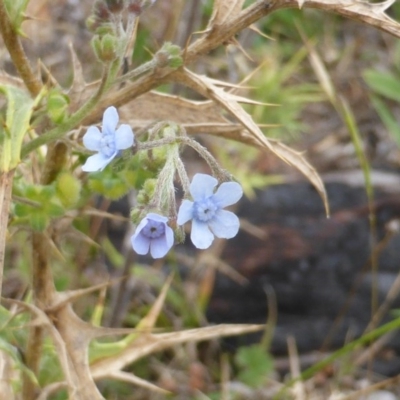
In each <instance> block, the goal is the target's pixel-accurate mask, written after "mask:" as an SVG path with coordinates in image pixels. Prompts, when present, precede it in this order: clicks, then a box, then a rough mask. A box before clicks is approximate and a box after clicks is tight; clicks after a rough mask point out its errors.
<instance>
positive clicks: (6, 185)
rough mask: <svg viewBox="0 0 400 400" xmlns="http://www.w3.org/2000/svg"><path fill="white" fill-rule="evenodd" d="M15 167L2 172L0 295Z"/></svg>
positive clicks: (0, 199) (0, 183)
mask: <svg viewBox="0 0 400 400" xmlns="http://www.w3.org/2000/svg"><path fill="white" fill-rule="evenodd" d="M14 172H15V169H12V170H11V171H7V172H2V173H0V297H1V289H2V285H3V269H4V258H5V253H6V240H7V225H8V214H9V210H10V204H11V193H12V184H13V178H14Z"/></svg>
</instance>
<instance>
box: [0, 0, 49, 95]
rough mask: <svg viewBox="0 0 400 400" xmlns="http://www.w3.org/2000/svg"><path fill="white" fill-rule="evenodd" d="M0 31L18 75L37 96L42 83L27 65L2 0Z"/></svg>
mask: <svg viewBox="0 0 400 400" xmlns="http://www.w3.org/2000/svg"><path fill="white" fill-rule="evenodd" d="M0 33H1V35H2V37H3V40H4V44H5V45H6V47H7V50H8V52H9V54H10V57H11V59H12V61H13V64H14V66H15V68H16V69H17V71H18V73H19V75H20V77H21V78H22V80H23V81H24V83H25V85H26V87H27V88H28V90H29V92H30V93H31V95H32V96H34V97H35V96H37V95H38V94H39V92H40V90H41V88H42V84H41V82H40V81H39V80H38V79H37V78H36V76H35V74H34V73H33V71H32V69H31V67H30V65H29V61H28V59H27V57H26V55H25V52H24V49H23V47H22V44H21V42H20V40H19V37H18V34H17V32H16V31H15V29H14V28H13V26H12V24H11V21H10V18H9V17H8V13H7V9H6V5H5V2H4V0H0Z"/></svg>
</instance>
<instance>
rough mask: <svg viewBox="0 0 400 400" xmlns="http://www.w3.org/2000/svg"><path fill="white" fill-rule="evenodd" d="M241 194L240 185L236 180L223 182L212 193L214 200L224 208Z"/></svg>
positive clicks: (233, 202) (234, 201) (236, 200)
mask: <svg viewBox="0 0 400 400" xmlns="http://www.w3.org/2000/svg"><path fill="white" fill-rule="evenodd" d="M242 196H243V190H242V187H241V186H240V185H239V184H238V183H236V182H224V183H223V184H222V185H221V186H220V187H219V188H218V190H217V192H216V193H215V194H214V197H213V199H214V201H215V202H216V203H217V204H218V206H219V207H221V208H224V207H227V206H230V205H232V204H235V203H237V202H238V200H239V199H240V198H241V197H242Z"/></svg>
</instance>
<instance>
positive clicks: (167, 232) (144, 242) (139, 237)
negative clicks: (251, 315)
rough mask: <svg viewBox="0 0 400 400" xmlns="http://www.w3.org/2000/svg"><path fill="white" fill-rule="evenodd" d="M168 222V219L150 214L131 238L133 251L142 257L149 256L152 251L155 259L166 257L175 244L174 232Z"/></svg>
mask: <svg viewBox="0 0 400 400" xmlns="http://www.w3.org/2000/svg"><path fill="white" fill-rule="evenodd" d="M167 222H168V218H167V217H164V216H162V215H158V214H155V213H148V214H147V215H146V217H145V218H143V219H142V220H141V221H140V224H139V225H138V227H137V228H136V231H135V233H134V235H133V236H132V237H131V243H132V247H133V250H135V251H136V253H138V254H141V255H144V254H147V253H148V252H149V250H150V254H151V256H152V257H153V258H161V257H164V256H165V255H166V254H167V253H168V251H169V249H170V248H171V247H172V245H173V244H174V232H173V231H172V229H171V228H170V227H169V226H168V225H167Z"/></svg>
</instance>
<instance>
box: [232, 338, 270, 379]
mask: <svg viewBox="0 0 400 400" xmlns="http://www.w3.org/2000/svg"><path fill="white" fill-rule="evenodd" d="M235 362H236V364H237V366H238V367H239V369H240V372H239V374H238V378H239V379H240V380H241V381H242V382H243V383H245V384H247V385H249V386H251V387H257V386H260V385H262V384H263V382H265V379H266V378H267V377H268V375H269V374H270V373H271V372H272V370H273V359H272V357H271V356H270V354H268V353H267V352H266V351H265V349H263V347H262V346H261V345H258V344H256V345H253V346H248V347H240V348H239V350H238V351H237V353H236V355H235Z"/></svg>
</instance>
